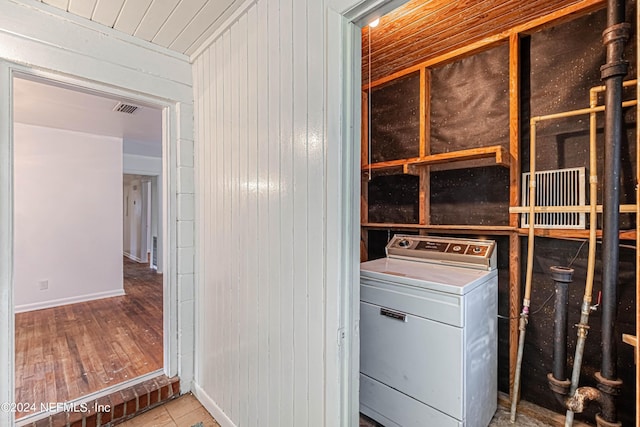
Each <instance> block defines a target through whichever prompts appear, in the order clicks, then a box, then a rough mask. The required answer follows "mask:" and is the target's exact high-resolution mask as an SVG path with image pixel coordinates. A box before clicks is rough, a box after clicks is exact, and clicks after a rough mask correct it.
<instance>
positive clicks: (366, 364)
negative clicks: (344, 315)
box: [360, 302, 464, 420]
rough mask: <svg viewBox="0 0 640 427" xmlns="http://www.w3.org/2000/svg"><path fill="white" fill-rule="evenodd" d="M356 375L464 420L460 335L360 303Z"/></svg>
mask: <svg viewBox="0 0 640 427" xmlns="http://www.w3.org/2000/svg"><path fill="white" fill-rule="evenodd" d="M360 352H361V354H362V355H363V357H362V358H361V364H360V372H361V373H362V374H364V375H366V376H368V377H371V378H374V379H376V380H378V381H380V382H382V383H384V384H386V385H388V386H389V387H392V388H394V389H396V390H398V391H400V392H402V393H405V394H407V395H408V396H411V397H413V398H414V399H416V400H419V401H421V402H423V403H425V404H427V405H429V406H431V407H432V408H435V409H437V410H439V411H442V412H444V413H446V414H448V415H450V416H453V417H455V418H457V419H459V420H462V419H463V413H464V408H463V401H462V392H463V390H464V389H463V375H464V371H463V370H462V369H460V367H461V366H462V358H463V356H464V352H463V330H462V329H461V328H456V327H453V326H450V325H447V324H444V323H440V322H436V321H432V320H429V319H424V318H421V317H417V316H413V315H411V314H404V313H401V312H396V311H394V310H388V309H387V308H385V307H381V306H379V305H374V304H369V303H366V302H361V303H360Z"/></svg>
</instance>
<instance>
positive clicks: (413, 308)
mask: <svg viewBox="0 0 640 427" xmlns="http://www.w3.org/2000/svg"><path fill="white" fill-rule="evenodd" d="M360 301H364V302H368V303H370V304H376V305H380V306H382V307H393V308H394V309H396V310H400V311H403V312H405V313H410V314H413V315H415V316H418V317H424V318H425V319H431V320H435V321H438V322H441V323H447V324H449V325H453V326H458V327H463V326H464V323H465V318H464V310H463V307H462V303H463V297H462V296H461V295H456V294H450V293H446V292H438V291H432V290H428V289H424V288H416V287H413V286H406V285H399V284H397V283H393V282H388V281H382V280H375V279H367V278H362V279H361V280H360Z"/></svg>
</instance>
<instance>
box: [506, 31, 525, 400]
mask: <svg viewBox="0 0 640 427" xmlns="http://www.w3.org/2000/svg"><path fill="white" fill-rule="evenodd" d="M509 156H510V166H511V167H510V168H509V205H510V206H518V205H519V204H520V160H519V157H520V37H519V35H518V34H517V33H514V34H511V36H510V37H509ZM518 219H519V216H518V215H517V214H513V213H510V214H509V225H510V226H511V227H514V228H516V227H518ZM520 252H521V251H520V237H519V236H518V234H517V233H512V234H511V235H510V236H509V319H510V320H509V393H511V390H513V382H514V379H515V372H516V363H517V357H518V314H519V312H520V301H521V299H522V295H521V292H520V287H521V286H520V277H521V274H520V273H521V272H520V255H521V254H520ZM512 398H513V399H516V398H517V397H516V396H512Z"/></svg>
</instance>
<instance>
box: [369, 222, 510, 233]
mask: <svg viewBox="0 0 640 427" xmlns="http://www.w3.org/2000/svg"><path fill="white" fill-rule="evenodd" d="M362 227H363V228H366V229H382V230H387V229H389V230H428V231H434V232H439V233H451V234H460V233H464V234H482V235H485V234H486V235H495V236H506V235H510V234H513V232H514V231H515V230H514V228H513V227H509V226H492V225H432V224H431V225H423V224H396V223H363V224H362Z"/></svg>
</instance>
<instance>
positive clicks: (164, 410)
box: [119, 394, 220, 427]
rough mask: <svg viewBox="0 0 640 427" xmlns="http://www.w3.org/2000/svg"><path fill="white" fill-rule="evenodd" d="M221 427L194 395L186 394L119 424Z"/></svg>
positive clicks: (129, 425)
mask: <svg viewBox="0 0 640 427" xmlns="http://www.w3.org/2000/svg"><path fill="white" fill-rule="evenodd" d="M199 422H202V425H203V426H204V427H220V425H219V424H218V423H217V422H216V420H214V419H213V417H212V416H211V415H210V414H209V413H208V412H207V410H206V409H204V407H203V406H202V405H201V404H200V402H198V400H197V399H196V398H195V396H194V395H193V394H185V395H184V396H180V397H179V398H177V399H174V400H172V401H170V402H169V403H166V404H164V405H162V406H158V407H157V408H154V409H152V410H150V411H149V412H145V413H144V414H142V415H138V416H137V417H135V418H133V419H131V420H129V421H126V422H124V423H122V424H119V427H191V426H193V425H194V424H198V423H199Z"/></svg>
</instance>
